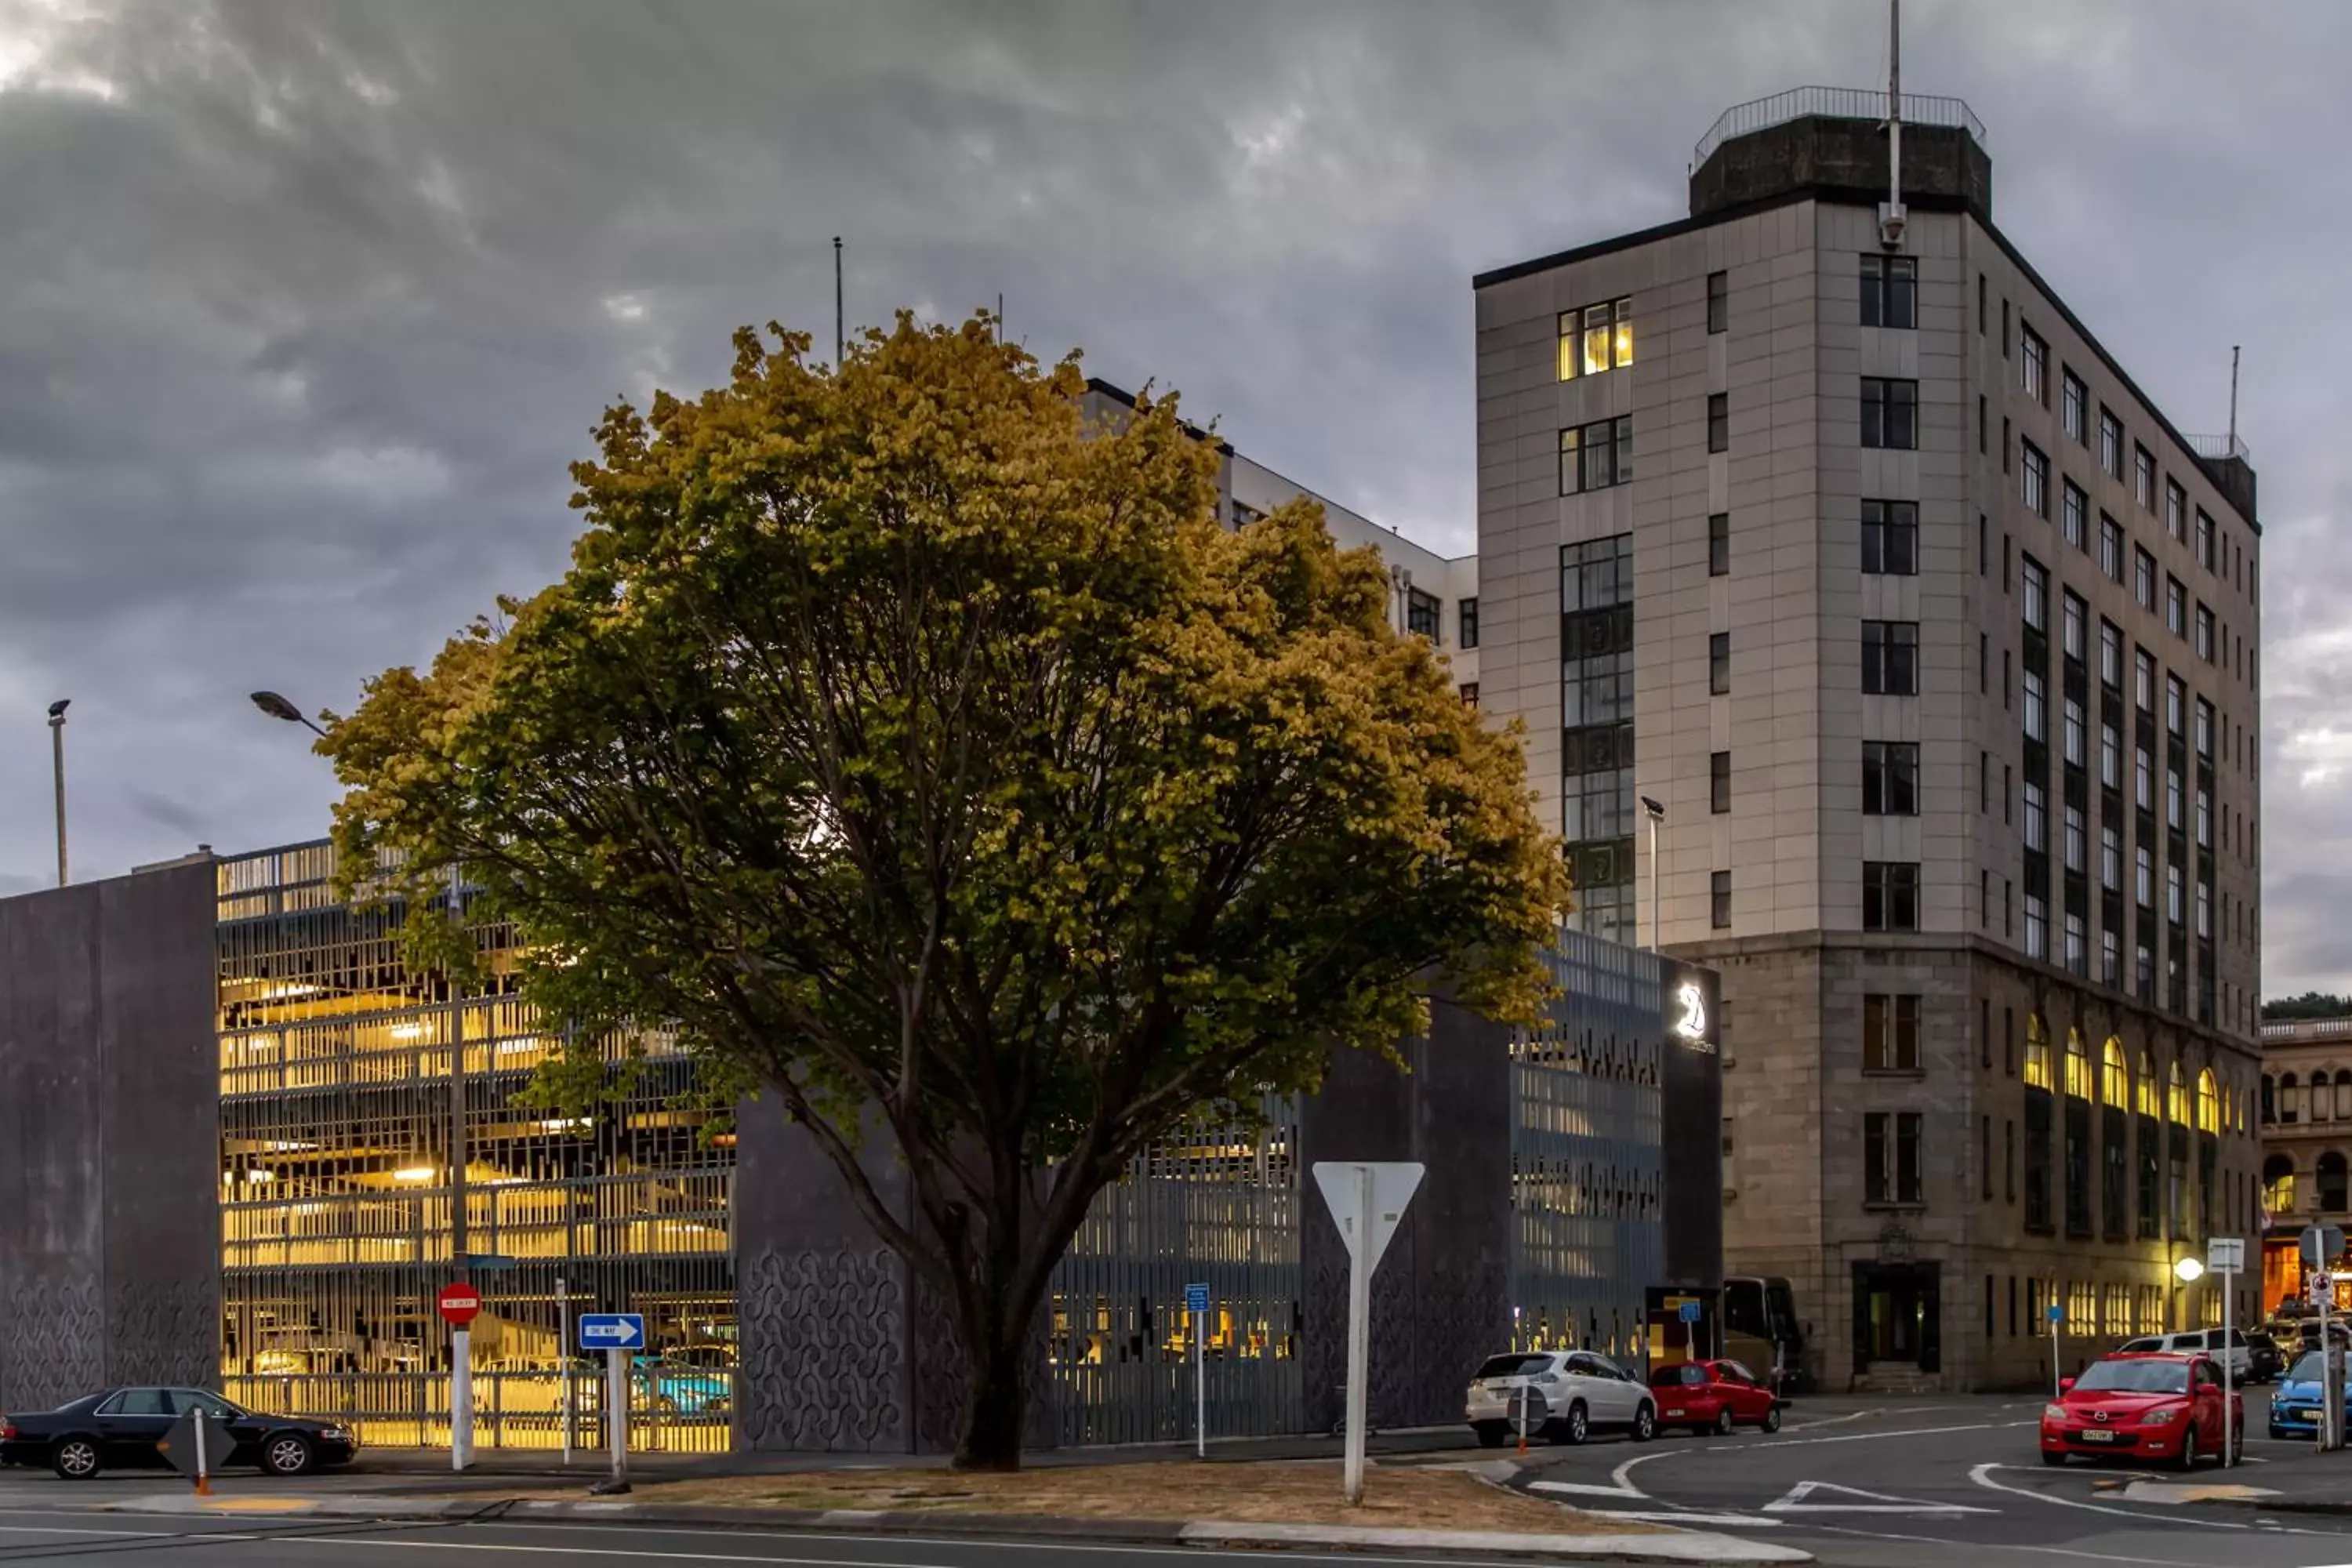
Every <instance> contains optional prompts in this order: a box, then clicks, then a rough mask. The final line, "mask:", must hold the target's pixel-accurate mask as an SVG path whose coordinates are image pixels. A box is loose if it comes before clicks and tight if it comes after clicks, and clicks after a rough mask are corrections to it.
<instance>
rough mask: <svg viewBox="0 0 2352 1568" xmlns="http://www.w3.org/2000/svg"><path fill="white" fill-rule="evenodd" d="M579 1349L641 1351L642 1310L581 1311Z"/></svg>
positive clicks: (644, 1335) (642, 1341) (642, 1338)
mask: <svg viewBox="0 0 2352 1568" xmlns="http://www.w3.org/2000/svg"><path fill="white" fill-rule="evenodd" d="M580 1348H581V1349H582V1350H583V1351H641V1350H643V1349H645V1348H646V1317H645V1314H644V1313H643V1312H583V1313H581V1314H580Z"/></svg>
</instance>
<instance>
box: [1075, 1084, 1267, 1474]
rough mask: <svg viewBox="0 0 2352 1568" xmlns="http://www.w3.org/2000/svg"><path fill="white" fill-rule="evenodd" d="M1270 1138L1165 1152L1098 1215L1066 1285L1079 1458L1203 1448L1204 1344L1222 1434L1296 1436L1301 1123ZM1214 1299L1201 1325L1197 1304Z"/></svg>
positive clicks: (1248, 1136)
mask: <svg viewBox="0 0 2352 1568" xmlns="http://www.w3.org/2000/svg"><path fill="white" fill-rule="evenodd" d="M1266 1114H1267V1121H1266V1125H1265V1127H1264V1128H1263V1129H1262V1130H1249V1129H1237V1128H1235V1129H1223V1130H1218V1131H1202V1132H1200V1133H1196V1134H1194V1135H1192V1136H1191V1137H1190V1138H1188V1139H1186V1140H1182V1141H1177V1142H1169V1143H1166V1144H1162V1145H1160V1146H1158V1147H1156V1148H1154V1149H1153V1150H1152V1151H1150V1152H1149V1153H1147V1154H1145V1155H1143V1156H1141V1157H1140V1158H1139V1159H1138V1160H1137V1161H1136V1162H1135V1163H1134V1165H1133V1166H1131V1167H1130V1168H1129V1173H1128V1174H1127V1176H1126V1177H1125V1178H1124V1179H1122V1180H1121V1181H1119V1182H1118V1183H1116V1184H1113V1185H1111V1186H1110V1187H1108V1188H1106V1189H1105V1190H1104V1191H1103V1192H1102V1193H1101V1194H1099V1195H1097V1198H1096V1199H1095V1202H1094V1205H1093V1206H1092V1207H1091V1208H1090V1209H1089V1210H1088V1211H1087V1218H1086V1221H1085V1223H1084V1224H1083V1225H1082V1226H1080V1227H1079V1230H1078V1234H1077V1237H1076V1239H1075V1240H1074V1241H1073V1242H1072V1243H1071V1246H1070V1250H1069V1252H1068V1253H1067V1255H1066V1256H1065V1257H1064V1258H1063V1259H1062V1262H1061V1266H1060V1267H1059V1268H1057V1269H1056V1270H1055V1275H1054V1287H1053V1289H1054V1295H1053V1321H1052V1339H1051V1343H1050V1347H1049V1351H1048V1359H1049V1362H1050V1365H1051V1371H1052V1377H1053V1389H1054V1395H1055V1415H1056V1420H1057V1423H1058V1428H1059V1440H1060V1441H1061V1442H1062V1443H1063V1444H1064V1445H1066V1446H1067V1445H1076V1444H1090V1443H1141V1442H1153V1441H1162V1440H1172V1439H1176V1438H1181V1437H1185V1436H1191V1435H1192V1432H1193V1429H1194V1425H1195V1419H1194V1414H1193V1401H1194V1387H1193V1378H1194V1373H1193V1367H1192V1349H1193V1338H1194V1336H1195V1335H1199V1336H1200V1337H1201V1340H1202V1350H1203V1352H1204V1353H1203V1356H1202V1371H1203V1372H1204V1373H1205V1374H1206V1387H1207V1402H1208V1426H1209V1430H1210V1431H1211V1432H1212V1433H1219V1432H1223V1433H1229V1434H1230V1433H1235V1432H1256V1433H1264V1432H1295V1431H1297V1430H1299V1429H1300V1428H1301V1427H1302V1426H1303V1425H1304V1423H1305V1421H1306V1391H1305V1387H1304V1385H1303V1383H1302V1381H1301V1376H1300V1363H1299V1360H1298V1336H1299V1329H1300V1311H1301V1306H1300V1292H1301V1284H1300V1269H1299V1253H1298V1223H1299V1219H1298V1216H1299V1185H1298V1169H1297V1158H1296V1153H1297V1114H1296V1110H1295V1108H1294V1107H1293V1106H1292V1105H1291V1104H1289V1103H1288V1102H1286V1101H1277V1102H1276V1103H1274V1104H1272V1105H1270V1106H1269V1107H1268V1108H1267V1113H1266ZM1191 1284H1206V1285H1207V1286H1208V1287H1209V1299H1210V1308H1209V1310H1208V1311H1207V1313H1205V1314H1202V1316H1201V1319H1200V1321H1195V1316H1194V1314H1193V1313H1192V1312H1190V1311H1189V1310H1186V1307H1185V1302H1184V1288H1185V1287H1186V1286H1187V1285H1191Z"/></svg>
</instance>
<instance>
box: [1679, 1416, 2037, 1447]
mask: <svg viewBox="0 0 2352 1568" xmlns="http://www.w3.org/2000/svg"><path fill="white" fill-rule="evenodd" d="M2034 1425H2036V1422H2033V1421H1974V1422H1970V1423H1969V1424H1968V1425H1966V1426H1911V1427H1906V1429H1904V1430H1903V1431H1900V1432H1843V1433H1840V1434H1839V1435H1838V1436H1834V1437H1769V1438H1765V1439H1763V1440H1762V1441H1760V1442H1754V1443H1748V1444H1746V1445H1744V1446H1745V1447H1751V1448H1794V1447H1801V1446H1802V1445H1804V1444H1807V1443H1875V1442H1878V1441H1879V1440H1880V1439H1882V1438H1885V1437H1940V1436H1943V1435H1944V1434H1946V1433H1947V1432H1999V1431H2005V1430H2007V1429H2008V1428H2010V1427H2011V1426H2034ZM1723 1451H1724V1450H1723V1449H1721V1448H1720V1447H1715V1448H1693V1449H1691V1450H1689V1452H1691V1453H1695V1454H1696V1453H1721V1452H1723Z"/></svg>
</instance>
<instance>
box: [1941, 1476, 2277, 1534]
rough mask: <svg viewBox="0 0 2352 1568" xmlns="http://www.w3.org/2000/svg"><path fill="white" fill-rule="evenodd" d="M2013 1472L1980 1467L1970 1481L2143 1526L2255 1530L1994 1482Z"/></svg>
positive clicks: (2221, 1522) (2225, 1521) (2239, 1525)
mask: <svg viewBox="0 0 2352 1568" xmlns="http://www.w3.org/2000/svg"><path fill="white" fill-rule="evenodd" d="M2011 1468H2015V1467H2013V1466H2010V1465H1978V1466H1976V1467H1975V1468H1972V1469H1970V1470H1969V1479H1970V1480H1972V1481H1974V1482H1976V1484H1977V1485H1979V1486H1980V1487H1982V1488H1984V1489H1986V1490H1988V1491H1996V1492H2010V1493H2013V1494H2014V1495H2016V1496H2018V1497H2021V1498H2030V1499H2032V1500H2033V1501H2035V1502H2046V1503H2051V1504H2054V1505H2055V1506H2057V1507H2059V1508H2078V1509H2081V1510H2083V1511H2084V1512H2085V1513H2111V1514H2114V1515H2115V1516H2116V1518H2118V1519H2136V1520H2137V1521H2140V1522H2141V1523H2142V1524H2195V1525H2202V1526H2203V1527H2204V1528H2205V1529H2207V1530H2252V1528H2253V1526H2252V1525H2251V1524H2239V1523H2237V1522H2235V1521H2231V1520H2223V1519H2195V1518H2191V1517H2190V1516H2189V1515H2187V1514H2183V1513H2171V1514H2166V1515H2162V1516H2158V1515H2157V1514H2152V1513H2142V1512H2141V1511H2140V1510H2137V1509H2131V1508H2108V1507H2107V1506H2105V1504H2104V1503H2095V1502H2076V1501H2075V1500H2074V1499H2072V1498H2063V1497H2052V1496H2051V1495H2050V1494H2049V1493H2047V1492H2037V1491H2031V1490H2029V1489H2026V1488H2024V1487H2013V1486H2011V1485H2010V1484H2009V1483H2008V1482H2006V1481H1997V1480H1994V1479H1992V1472H1993V1471H1995V1470H2006V1469H2011Z"/></svg>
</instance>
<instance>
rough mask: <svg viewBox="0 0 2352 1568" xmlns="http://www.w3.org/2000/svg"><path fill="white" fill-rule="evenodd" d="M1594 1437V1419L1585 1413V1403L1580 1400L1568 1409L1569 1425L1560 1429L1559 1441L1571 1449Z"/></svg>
mask: <svg viewBox="0 0 2352 1568" xmlns="http://www.w3.org/2000/svg"><path fill="white" fill-rule="evenodd" d="M1590 1436H1592V1418H1591V1416H1590V1415H1586V1414H1585V1413H1584V1401H1582V1400H1581V1399H1580V1400H1578V1401H1577V1402H1576V1403H1575V1404H1573V1405H1570V1406H1569V1407H1568V1425H1566V1426H1562V1427H1561V1428H1560V1433H1559V1440H1560V1441H1561V1442H1563V1443H1566V1444H1569V1445H1570V1447H1573V1446H1575V1445H1576V1444H1579V1443H1581V1442H1583V1441H1584V1440H1585V1439H1586V1438H1587V1437H1590Z"/></svg>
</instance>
